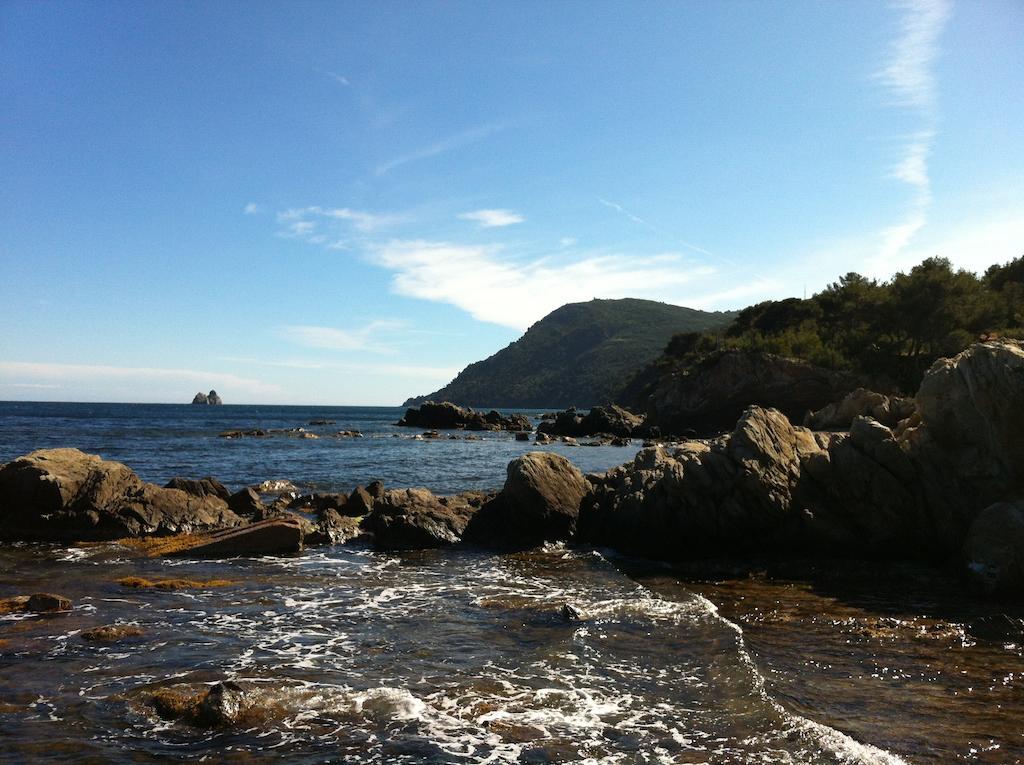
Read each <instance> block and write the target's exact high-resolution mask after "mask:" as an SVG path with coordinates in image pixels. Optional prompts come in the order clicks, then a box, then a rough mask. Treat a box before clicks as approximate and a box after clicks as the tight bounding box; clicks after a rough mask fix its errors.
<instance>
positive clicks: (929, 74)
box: [0, 0, 1024, 404]
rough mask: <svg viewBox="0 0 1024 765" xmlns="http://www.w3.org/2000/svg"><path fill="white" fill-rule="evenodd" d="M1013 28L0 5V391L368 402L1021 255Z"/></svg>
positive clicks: (689, 9) (886, 11)
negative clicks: (523, 354)
mask: <svg viewBox="0 0 1024 765" xmlns="http://www.w3.org/2000/svg"><path fill="white" fill-rule="evenodd" d="M1022 41H1024V5H1022V4H1021V3H1020V2H1018V1H1017V0H1010V1H1008V2H998V1H996V0H993V1H992V2H946V1H945V0H911V1H910V2H901V3H868V2H845V3H844V2H784V3H783V2H778V3H770V2H716V3H710V2H709V3H697V2H669V3H661V2H644V3H633V2H622V3H609V2H586V3H584V2H570V1H568V0H566V1H564V2H558V3H549V2H514V3H512V2H509V3H503V2H490V3H479V2H472V3H458V2H445V3H441V2H434V3H430V2H423V3H411V2H410V3H364V2H352V3H301V2H289V3H265V4H261V3H244V4H242V3H234V2H223V3H147V2H130V3H116V2H103V3H93V2H89V3H86V2H81V3H78V2H76V3H70V2H65V3H61V2H48V3H40V2H24V3H22V2H13V1H12V0H6V1H5V2H4V3H3V4H0V104H2V105H0V131H2V132H0V135H2V140H0V290H2V296H3V300H0V337H2V338H3V339H2V340H0V399H26V400H95V401H167V402H174V401H189V400H191V397H192V394H193V393H194V392H195V391H197V390H208V389H210V388H216V389H217V390H218V391H219V392H220V393H221V395H222V396H223V397H224V398H225V400H226V401H227V402H229V403H321V404H395V403H400V402H401V401H402V400H403V399H404V398H405V397H406V396H409V395H413V394H421V393H426V392H429V391H431V390H434V389H435V388H437V387H440V386H441V385H442V384H444V383H445V382H447V381H448V380H449V379H450V378H451V377H453V376H454V375H455V374H456V373H457V372H458V371H459V370H460V369H461V368H462V367H464V366H465V365H466V364H467V363H470V362H472V361H475V360H477V359H480V358H483V357H485V356H488V355H490V354H491V353H493V352H495V351H496V350H498V349H500V348H502V347H504V346H505V345H506V344H507V343H509V342H511V341H513V340H515V339H516V338H517V337H518V336H519V335H520V334H521V333H522V331H523V330H524V329H525V328H526V327H528V326H529V325H530V324H531V323H532V322H534V321H536V320H537V319H539V318H541V317H542V316H543V315H545V314H546V313H548V312H549V311H551V310H553V309H554V308H556V307H557V306H559V305H561V304H563V303H566V302H573V301H578V300H588V299H590V298H593V297H608V298H613V297H627V296H632V297H646V298H651V299H656V300H663V301H666V302H671V303H676V304H679V305H687V306H692V307H698V308H715V309H722V308H738V307H742V306H744V305H747V304H750V303H752V302H757V301H759V300H763V299H767V298H780V297H786V296H794V295H796V296H799V295H802V294H803V293H804V291H805V290H806V291H807V293H808V294H810V293H811V292H813V291H815V290H817V289H820V288H821V287H822V286H824V285H825V284H827V283H828V282H830V281H832V280H834V279H835V278H836V277H837V276H839V275H840V274H843V273H846V272H848V271H859V272H861V273H865V274H868V275H871V276H876V277H880V278H886V277H888V276H890V275H891V274H892V273H893V272H895V271H896V270H900V269H905V268H909V267H910V266H912V265H913V264H914V263H916V262H918V261H920V260H921V259H922V258H924V257H927V256H929V255H934V254H939V255H944V256H946V257H949V258H950V259H952V260H953V261H954V262H955V263H957V264H959V265H962V266H964V267H967V268H971V269H973V270H977V269H981V268H984V267H985V266H986V265H988V264H989V263H992V262H997V261H998V262H1002V261H1006V260H1008V259H1010V258H1012V257H1015V256H1016V255H1019V254H1021V253H1022V252H1024V148H1022V147H1024V98H1022V97H1021V96H1022V89H1021V79H1020V73H1021V72H1022V71H1024V44H1022Z"/></svg>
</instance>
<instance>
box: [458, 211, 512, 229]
mask: <svg viewBox="0 0 1024 765" xmlns="http://www.w3.org/2000/svg"><path fill="white" fill-rule="evenodd" d="M459 218H461V219H462V220H471V221H474V222H476V223H479V224H480V226H481V228H500V227H502V226H511V225H513V224H515V223H522V222H523V221H524V220H526V218H524V217H523V216H522V215H520V214H519V213H517V212H513V211H512V210H474V211H472V212H465V213H462V214H461V215H459Z"/></svg>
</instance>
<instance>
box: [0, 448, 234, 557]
mask: <svg viewBox="0 0 1024 765" xmlns="http://www.w3.org/2000/svg"><path fill="white" fill-rule="evenodd" d="M239 523H241V519H240V518H239V517H238V516H236V515H235V514H234V513H232V512H231V511H230V510H229V509H228V507H227V504H226V503H225V502H224V501H223V500H221V499H219V498H217V497H214V496H204V497H194V496H191V495H189V494H186V493H185V492H184V491H181V490H179V489H162V488H160V487H158V486H154V485H153V484H148V483H144V482H143V481H142V480H141V479H139V477H138V476H137V475H135V473H134V472H132V471H131V470H130V469H129V468H127V467H126V466H124V465H122V464H121V463H119V462H110V461H107V460H104V459H101V458H100V457H97V456H95V455H91V454H85V453H84V452H80V451H79V450H78V449H41V450H39V451H36V452H32V453H31V454H29V455H26V456H24V457H19V458H18V459H16V460H13V461H12V462H9V463H7V464H6V465H4V466H3V467H2V468H0V539H2V540H8V541H32V542H72V541H85V540H92V541H95V540H104V539H118V538H121V537H131V536H140V535H145V534H175V533H182V532H191V531H204V530H207V529H214V528H223V527H227V526H235V525H237V524H239Z"/></svg>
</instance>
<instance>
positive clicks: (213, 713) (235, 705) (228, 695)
mask: <svg viewBox="0 0 1024 765" xmlns="http://www.w3.org/2000/svg"><path fill="white" fill-rule="evenodd" d="M247 705H248V698H247V696H246V693H245V690H244V689H243V688H242V687H241V686H240V685H238V684H237V683H233V682H231V681H229V680H226V681H224V682H222V683H217V684H216V685H214V686H213V687H212V688H210V690H209V692H208V693H207V694H206V696H204V697H203V700H202V701H200V702H199V705H198V706H197V707H196V722H197V723H198V724H199V725H202V726H206V727H211V728H214V727H220V726H225V725H233V724H234V723H236V722H238V719H239V717H240V716H241V714H242V712H243V711H244V710H245V708H246V706H247Z"/></svg>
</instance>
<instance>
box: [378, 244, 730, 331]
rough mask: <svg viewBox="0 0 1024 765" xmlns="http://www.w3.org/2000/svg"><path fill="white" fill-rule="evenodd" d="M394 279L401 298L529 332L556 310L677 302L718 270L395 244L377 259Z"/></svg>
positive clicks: (663, 258)
mask: <svg viewBox="0 0 1024 765" xmlns="http://www.w3.org/2000/svg"><path fill="white" fill-rule="evenodd" d="M372 258H373V260H374V262H375V263H377V264H378V265H380V266H382V267H384V268H387V269H389V270H391V271H393V272H394V278H393V280H392V289H393V290H394V292H396V293H398V294H400V295H406V296H409V297H415V298H421V299H424V300H432V301H436V302H441V303H448V304H451V305H454V306H457V307H459V308H461V309H463V310H465V311H467V312H468V313H470V314H471V315H472V316H473V317H474V318H476V319H479V320H481V321H487V322H492V323H495V324H501V325H504V326H508V327H514V328H516V329H525V328H526V327H529V326H530V325H531V324H533V323H534V322H535V321H537V320H538V319H540V318H541V317H543V316H545V315H546V314H548V313H550V312H551V311H553V310H554V309H555V308H558V307H559V306H561V305H563V304H565V303H571V302H577V301H584V300H590V299H592V298H623V297H647V298H650V299H654V300H664V301H668V302H676V299H677V298H678V296H679V293H680V288H681V287H682V286H683V285H689V284H691V283H692V282H693V281H695V280H697V279H700V278H704V277H707V276H710V275H712V274H713V273H714V269H712V268H710V267H708V266H700V265H695V264H692V263H689V262H687V261H686V259H685V258H684V257H683V256H682V255H680V254H678V253H664V254H658V255H648V256H633V255H607V254H591V255H585V256H583V257H577V258H576V259H573V260H569V261H565V260H562V261H558V260H556V259H554V258H535V259H532V260H525V261H524V260H521V259H518V258H514V257H512V256H511V255H510V254H509V253H507V252H506V251H505V250H504V249H503V248H502V247H499V246H496V245H495V246H479V245H462V244H454V243H449V242H433V241H424V240H412V241H407V240H394V241H391V242H388V243H386V244H384V245H379V246H378V247H376V249H375V250H373V252H372Z"/></svg>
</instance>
